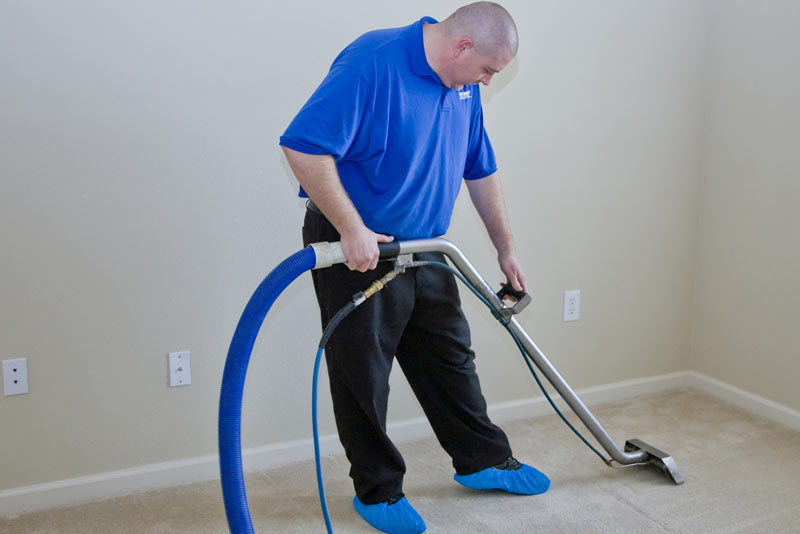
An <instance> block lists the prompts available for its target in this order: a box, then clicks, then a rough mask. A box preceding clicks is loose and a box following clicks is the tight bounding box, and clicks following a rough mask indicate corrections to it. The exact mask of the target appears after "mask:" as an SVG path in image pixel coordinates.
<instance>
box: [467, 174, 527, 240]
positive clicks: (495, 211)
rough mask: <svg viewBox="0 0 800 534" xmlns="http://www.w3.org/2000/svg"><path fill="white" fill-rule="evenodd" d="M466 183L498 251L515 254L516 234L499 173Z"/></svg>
mask: <svg viewBox="0 0 800 534" xmlns="http://www.w3.org/2000/svg"><path fill="white" fill-rule="evenodd" d="M466 183H467V189H468V190H469V196H470V199H471V200H472V203H473V204H474V205H475V209H476V210H477V211H478V215H480V217H481V220H482V221H483V224H484V226H486V231H487V232H488V233H489V238H490V239H491V240H492V244H493V245H494V247H495V248H496V249H497V253H498V254H500V255H503V254H515V249H514V236H513V235H512V234H511V223H509V221H508V215H507V212H506V204H505V200H504V199H503V189H502V187H501V185H500V178H499V177H498V176H497V173H494V174H491V175H489V176H486V177H485V178H480V179H478V180H467V181H466Z"/></svg>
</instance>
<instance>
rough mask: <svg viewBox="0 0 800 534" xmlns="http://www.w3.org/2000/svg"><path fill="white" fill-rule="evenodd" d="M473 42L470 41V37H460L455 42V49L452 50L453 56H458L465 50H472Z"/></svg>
mask: <svg viewBox="0 0 800 534" xmlns="http://www.w3.org/2000/svg"><path fill="white" fill-rule="evenodd" d="M474 46H475V44H474V43H473V42H472V39H470V38H469V37H462V38H461V39H459V40H458V41H457V42H456V46H455V51H454V52H453V57H458V56H460V55H461V54H463V53H464V52H466V51H467V50H472V48H473V47H474Z"/></svg>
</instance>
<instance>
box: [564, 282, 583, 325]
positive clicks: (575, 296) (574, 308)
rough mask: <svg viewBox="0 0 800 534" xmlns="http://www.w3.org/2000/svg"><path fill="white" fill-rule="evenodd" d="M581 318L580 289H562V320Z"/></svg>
mask: <svg viewBox="0 0 800 534" xmlns="http://www.w3.org/2000/svg"><path fill="white" fill-rule="evenodd" d="M580 318H581V290H580V289H575V290H573V291H564V322H567V321H577V320H578V319H580Z"/></svg>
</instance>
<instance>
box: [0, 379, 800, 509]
mask: <svg viewBox="0 0 800 534" xmlns="http://www.w3.org/2000/svg"><path fill="white" fill-rule="evenodd" d="M685 387H691V388H694V389H697V390H700V391H703V392H705V393H708V394H710V395H712V396H714V397H718V398H720V399H722V400H725V401H727V402H729V403H731V404H734V405H736V406H739V407H741V408H744V409H747V410H749V411H752V412H755V413H757V414H759V415H761V416H763V417H766V418H769V419H772V420H775V421H777V422H780V423H782V424H784V425H786V426H789V427H790V428H793V429H800V412H797V411H795V410H792V409H790V408H787V407H785V406H782V405H780V404H777V403H775V402H772V401H770V400H767V399H764V398H763V397H759V396H757V395H753V394H752V393H748V392H746V391H743V390H741V389H738V388H735V387H733V386H730V385H728V384H725V383H723V382H720V381H718V380H715V379H713V378H710V377H708V376H705V375H702V374H700V373H696V372H693V371H683V372H678V373H671V374H665V375H659V376H654V377H648V378H639V379H635V380H626V381H622V382H615V383H612V384H605V385H601V386H593V387H590V388H584V389H580V390H577V391H576V392H577V393H578V395H579V396H580V397H581V399H582V400H583V401H584V403H585V404H586V405H587V406H594V405H598V404H607V403H611V402H619V401H623V400H627V399H630V398H633V397H637V396H639V395H647V394H653V393H658V392H661V391H667V390H671V389H678V388H685ZM554 399H555V400H556V402H557V404H559V405H560V407H563V406H564V403H563V401H561V400H560V399H558V398H557V397H554ZM550 413H552V412H551V408H550V406H549V405H548V403H547V400H546V399H545V398H544V397H543V396H541V397H535V398H529V399H522V400H518V401H512V402H505V403H500V404H493V405H490V406H489V414H490V416H491V417H492V420H493V421H495V422H498V423H503V422H508V421H514V420H519V419H527V418H531V417H538V416H542V415H549V414H550ZM389 433H390V435H391V436H392V439H393V440H394V441H395V442H397V443H403V442H408V441H414V440H418V439H424V438H428V437H431V436H433V432H432V430H431V428H430V425H429V423H428V421H427V419H425V418H424V417H419V418H413V419H408V420H404V421H398V422H395V423H391V424H390V425H389ZM320 449H321V452H322V454H323V455H326V456H328V455H334V454H342V453H343V450H342V447H341V445H340V444H339V440H338V438H337V437H336V436H335V435H327V436H323V437H321V438H320ZM313 457H314V445H313V442H312V440H311V439H304V440H296V441H290V442H282V443H275V444H271V445H266V446H262V447H253V448H250V449H246V450H244V451H242V463H243V465H244V469H245V472H253V471H261V470H264V469H270V468H275V467H279V466H282V465H288V464H291V463H295V462H299V461H303V460H308V459H311V458H313ZM218 477H219V464H218V458H217V455H207V456H200V457H196V458H188V459H185V460H177V461H172V462H163V463H158V464H151V465H145V466H141V467H135V468H132V469H124V470H120V471H112V472H108V473H101V474H98V475H90V476H84V477H77V478H71V479H67V480H59V481H55V482H48V483H45V484H36V485H32V486H25V487H20V488H12V489H8V490H3V491H0V516H10V515H17V514H21V513H26V512H33V511H37V510H43V509H47V508H55V507H60V506H70V505H75V504H80V503H85V502H91V501H95V500H100V499H106V498H109V497H116V496H120V495H126V494H131V493H136V492H138V491H146V490H153V489H158V488H164V487H171V486H178V485H182V484H191V483H194V482H200V481H203V480H212V479H215V478H218Z"/></svg>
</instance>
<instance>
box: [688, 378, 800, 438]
mask: <svg viewBox="0 0 800 534" xmlns="http://www.w3.org/2000/svg"><path fill="white" fill-rule="evenodd" d="M686 375H687V384H686V385H687V386H688V387H690V388H692V389H696V390H698V391H702V392H703V393H707V394H709V395H711V396H712V397H716V398H718V399H720V400H723V401H725V402H727V403H729V404H733V405H734V406H738V407H739V408H742V409H744V410H747V411H748V412H752V413H754V414H756V415H760V416H761V417H764V418H766V419H770V420H771V421H775V422H776V423H780V424H782V425H784V426H787V427H789V428H791V429H792V430H798V431H800V412H798V411H797V410H793V409H792V408H789V407H787V406H784V405H783V404H778V403H777V402H774V401H771V400H769V399H765V398H764V397H761V396H759V395H756V394H754V393H750V392H749V391H745V390H743V389H739V388H737V387H735V386H732V385H730V384H727V383H725V382H722V381H720V380H717V379H716V378H711V377H710V376H706V375H704V374H701V373H697V372H695V371H689V372H687V373H686Z"/></svg>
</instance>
